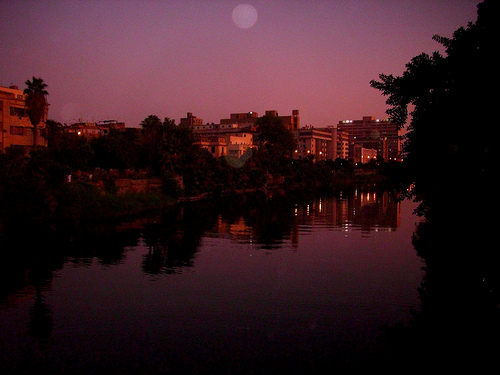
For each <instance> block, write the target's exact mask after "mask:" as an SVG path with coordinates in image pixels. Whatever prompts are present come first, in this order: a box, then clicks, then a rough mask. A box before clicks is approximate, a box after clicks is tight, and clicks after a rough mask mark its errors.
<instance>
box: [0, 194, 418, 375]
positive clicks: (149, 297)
mask: <svg viewBox="0 0 500 375" xmlns="http://www.w3.org/2000/svg"><path fill="white" fill-rule="evenodd" d="M413 208H414V205H413V203H411V202H408V201H404V202H402V203H398V202H397V201H396V197H395V196H394V195H393V194H391V193H389V192H378V193H375V192H362V191H353V192H350V193H344V194H339V195H338V196H336V197H330V198H321V199H319V198H315V199H312V198H311V199H309V200H303V199H302V200H290V199H283V198H276V199H272V200H270V199H266V198H265V197H263V196H259V195H256V196H246V197H237V198H235V199H233V200H227V201H224V202H221V204H219V205H216V204H215V203H212V202H195V203H190V204H187V205H185V206H184V207H178V208H176V209H173V210H172V211H171V212H168V213H165V215H164V216H163V217H158V218H154V219H149V220H146V221H143V222H140V223H133V224H126V225H122V226H121V227H119V228H117V230H116V231H114V232H113V233H106V234H105V235H101V236H99V237H88V238H86V239H83V240H81V241H79V242H78V243H72V244H63V245H53V246H51V245H50V244H44V243H38V245H37V246H36V248H33V245H31V247H30V249H27V250H23V247H22V246H21V245H19V246H13V245H9V246H10V247H8V248H4V249H3V251H4V253H7V254H8V255H7V256H4V261H3V263H2V267H1V271H2V285H1V286H0V361H1V366H2V368H3V369H4V370H3V372H2V373H30V374H31V373H72V374H74V373H81V374H101V373H103V374H109V373H120V374H122V373H140V374H143V373H144V374H151V373H202V374H203V373H315V372H318V371H319V369H322V370H324V369H328V371H331V370H333V369H348V368H351V367H356V365H357V364H361V363H369V362H370V361H371V360H374V359H377V358H379V357H380V356H382V355H383V354H382V351H383V348H384V340H385V336H384V332H385V329H386V328H387V327H388V326H395V325H407V324H409V322H410V320H411V318H412V314H411V310H412V309H416V310H418V309H419V307H420V300H419V294H418V288H419V285H420V283H421V281H422V277H423V274H424V271H423V270H422V265H423V263H422V260H421V259H420V258H419V257H418V256H417V253H416V251H415V249H414V248H413V246H412V234H413V232H414V231H415V225H416V222H418V221H419V219H418V218H417V217H416V216H414V215H412V210H413ZM21 242H22V241H21ZM47 246H48V247H49V249H51V250H52V253H53V254H52V255H50V256H48V255H47V256H45V255H41V254H43V253H44V252H47V251H49V250H47ZM23 252H24V253H23ZM330 373H331V372H330Z"/></svg>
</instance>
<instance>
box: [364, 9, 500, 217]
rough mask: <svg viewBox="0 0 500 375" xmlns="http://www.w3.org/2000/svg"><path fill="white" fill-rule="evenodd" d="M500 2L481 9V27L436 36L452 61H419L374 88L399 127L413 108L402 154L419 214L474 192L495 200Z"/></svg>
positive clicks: (473, 25)
mask: <svg viewBox="0 0 500 375" xmlns="http://www.w3.org/2000/svg"><path fill="white" fill-rule="evenodd" d="M498 16H500V12H499V2H498V1H495V0H493V1H492V0H486V1H484V2H482V3H481V4H479V5H478V18H477V21H476V22H475V23H469V24H468V26H467V27H465V28H464V27H461V28H459V29H458V30H456V31H455V32H454V34H453V37H452V38H445V37H441V36H437V35H436V36H434V38H433V39H434V40H436V41H437V42H439V43H440V44H442V45H443V46H444V47H445V55H444V56H443V55H441V54H440V53H438V52H434V53H433V54H431V55H428V54H425V53H422V54H420V55H418V56H416V57H414V58H413V59H412V60H411V61H410V62H409V63H408V64H407V65H406V70H405V72H404V73H403V74H402V75H401V76H393V75H392V74H391V75H385V74H381V75H380V76H379V78H380V81H375V80H373V81H371V82H370V84H371V86H372V87H374V88H376V89H378V90H380V91H381V92H382V94H383V95H385V96H388V99H387V104H388V105H389V106H390V108H389V109H388V110H387V113H388V114H389V116H390V118H391V120H392V121H394V122H395V123H397V124H398V125H399V126H400V127H403V126H404V125H405V124H406V122H407V120H408V108H409V107H410V108H412V111H411V112H410V114H411V120H410V122H409V124H408V128H407V130H408V133H407V135H406V138H405V141H404V146H403V152H404V157H405V159H406V161H405V163H406V167H407V170H408V176H409V181H408V182H409V183H414V189H413V190H412V191H411V194H410V195H411V196H412V197H413V198H415V199H416V200H417V201H420V202H421V205H420V210H421V212H422V213H424V212H427V211H428V209H429V207H431V206H433V207H437V206H443V208H445V207H446V209H448V208H449V206H450V205H453V202H456V199H457V196H458V195H460V194H463V193H464V192H467V193H479V194H488V193H492V191H488V192H485V191H484V189H489V187H490V186H493V184H492V183H493V179H494V178H495V177H496V176H495V171H496V170H497V168H498V133H499V132H498V124H496V122H497V120H496V119H497V116H496V107H495V104H496V98H497V94H496V89H497V87H498V83H499V69H498V63H497V62H496V58H495V56H494V54H496V52H497V47H498V44H499V42H500V38H499V28H498V23H497V18H498Z"/></svg>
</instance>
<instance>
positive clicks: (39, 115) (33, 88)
mask: <svg viewBox="0 0 500 375" xmlns="http://www.w3.org/2000/svg"><path fill="white" fill-rule="evenodd" d="M25 84H26V86H27V87H26V88H25V89H24V95H25V103H26V111H27V112H28V117H29V119H30V122H31V125H33V146H37V137H38V135H37V133H38V132H37V129H38V125H39V124H40V122H41V121H42V120H43V118H44V116H45V114H46V112H47V108H48V103H47V95H48V94H49V93H48V92H47V90H45V89H46V88H47V84H46V83H45V82H43V79H42V78H36V77H33V79H32V80H31V81H30V80H29V79H28V80H27V81H26V82H25Z"/></svg>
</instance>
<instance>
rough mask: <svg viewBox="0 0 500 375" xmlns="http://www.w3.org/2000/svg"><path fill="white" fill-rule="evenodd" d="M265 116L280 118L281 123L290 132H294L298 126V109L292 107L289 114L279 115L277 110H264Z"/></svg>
mask: <svg viewBox="0 0 500 375" xmlns="http://www.w3.org/2000/svg"><path fill="white" fill-rule="evenodd" d="M266 116H272V117H279V118H280V119H281V120H283V124H285V126H286V127H287V129H288V130H290V131H291V132H294V131H296V130H298V129H299V128H300V116H299V110H298V109H294V110H293V111H292V115H291V116H279V115H278V111H276V110H272V111H266Z"/></svg>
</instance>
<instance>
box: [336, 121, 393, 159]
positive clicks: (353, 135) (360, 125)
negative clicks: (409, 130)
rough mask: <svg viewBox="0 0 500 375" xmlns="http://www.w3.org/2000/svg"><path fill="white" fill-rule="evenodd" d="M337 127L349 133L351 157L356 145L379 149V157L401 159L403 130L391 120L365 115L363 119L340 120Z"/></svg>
mask: <svg viewBox="0 0 500 375" xmlns="http://www.w3.org/2000/svg"><path fill="white" fill-rule="evenodd" d="M337 128H338V129H339V130H340V131H345V132H347V133H348V134H349V158H350V159H351V160H354V150H355V147H354V146H356V145H358V146H361V147H364V148H367V149H375V150H377V159H383V160H384V161H394V160H401V130H400V129H399V128H398V126H397V125H396V124H394V123H392V122H390V121H389V120H380V119H374V118H373V117H371V116H365V117H363V119H362V120H343V121H339V123H338V125H337Z"/></svg>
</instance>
